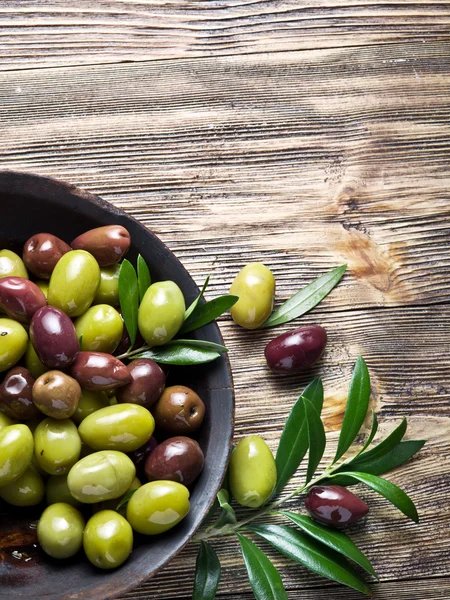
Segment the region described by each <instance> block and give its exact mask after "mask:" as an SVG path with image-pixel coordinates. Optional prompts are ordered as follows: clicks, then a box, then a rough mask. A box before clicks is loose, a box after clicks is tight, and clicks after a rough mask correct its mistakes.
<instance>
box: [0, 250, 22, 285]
mask: <svg viewBox="0 0 450 600" xmlns="http://www.w3.org/2000/svg"><path fill="white" fill-rule="evenodd" d="M11 276H14V277H23V278H24V279H28V272H27V269H26V267H25V264H24V262H23V260H22V259H21V258H20V256H19V255H18V254H16V253H15V252H11V250H0V277H11Z"/></svg>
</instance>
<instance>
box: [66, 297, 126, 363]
mask: <svg viewBox="0 0 450 600" xmlns="http://www.w3.org/2000/svg"><path fill="white" fill-rule="evenodd" d="M75 331H76V332H77V337H78V339H79V340H81V342H80V350H87V351H91V352H106V353H107V354H112V353H113V352H114V350H115V349H116V348H117V346H118V345H119V342H120V339H121V337H122V332H123V321H122V317H121V316H120V315H119V313H118V312H117V310H116V309H115V308H113V307H112V306H109V305H108V304H97V305H96V306H91V308H89V309H88V310H87V311H86V312H85V313H84V315H81V317H78V319H77V320H76V321H75Z"/></svg>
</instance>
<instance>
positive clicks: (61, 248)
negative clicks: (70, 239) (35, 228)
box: [23, 233, 71, 279]
mask: <svg viewBox="0 0 450 600" xmlns="http://www.w3.org/2000/svg"><path fill="white" fill-rule="evenodd" d="M70 249H71V248H70V246H69V244H66V242H64V241H63V240H61V239H60V238H59V237H56V235H52V234H51V233H37V234H36V235H33V236H32V237H30V239H29V240H28V241H27V242H26V243H25V246H24V247H23V262H24V263H25V265H26V267H27V269H29V270H30V271H31V272H32V273H33V274H34V275H36V277H39V278H40V279H50V275H51V274H52V271H53V269H54V268H55V265H56V263H57V262H58V260H59V259H60V258H61V256H63V255H64V254H66V252H69V250H70Z"/></svg>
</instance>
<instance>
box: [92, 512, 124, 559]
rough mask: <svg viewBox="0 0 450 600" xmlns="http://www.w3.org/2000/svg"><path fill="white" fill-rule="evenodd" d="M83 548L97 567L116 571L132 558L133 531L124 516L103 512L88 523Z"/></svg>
mask: <svg viewBox="0 0 450 600" xmlns="http://www.w3.org/2000/svg"><path fill="white" fill-rule="evenodd" d="M83 547H84V551H85V553H86V556H87V557H88V559H89V561H90V562H91V563H92V564H93V565H94V566H95V567H99V568H100V569H114V568H116V567H118V566H120V565H121V564H122V563H124V562H125V561H126V560H127V558H128V557H129V556H130V554H131V550H132V548H133V531H132V529H131V527H130V524H129V523H128V521H127V520H126V519H124V518H123V517H122V515H119V513H117V512H115V511H113V510H102V511H100V512H98V513H96V514H95V515H93V516H92V517H91V518H90V519H89V521H88V522H87V523H86V529H85V530H84V534H83Z"/></svg>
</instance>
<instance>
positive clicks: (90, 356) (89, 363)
mask: <svg viewBox="0 0 450 600" xmlns="http://www.w3.org/2000/svg"><path fill="white" fill-rule="evenodd" d="M70 374H71V376H72V377H73V378H74V379H76V380H77V381H78V383H79V384H80V385H81V387H82V388H85V389H86V390H96V391H98V392H101V391H106V390H114V389H116V388H118V387H120V386H122V385H126V384H127V383H130V381H131V375H130V372H129V371H128V369H127V368H126V366H125V365H124V364H123V362H120V360H119V359H118V358H116V357H115V356H112V354H106V353H104V352H78V354H77V357H76V359H75V361H74V363H73V365H72V366H71V367H70Z"/></svg>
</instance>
